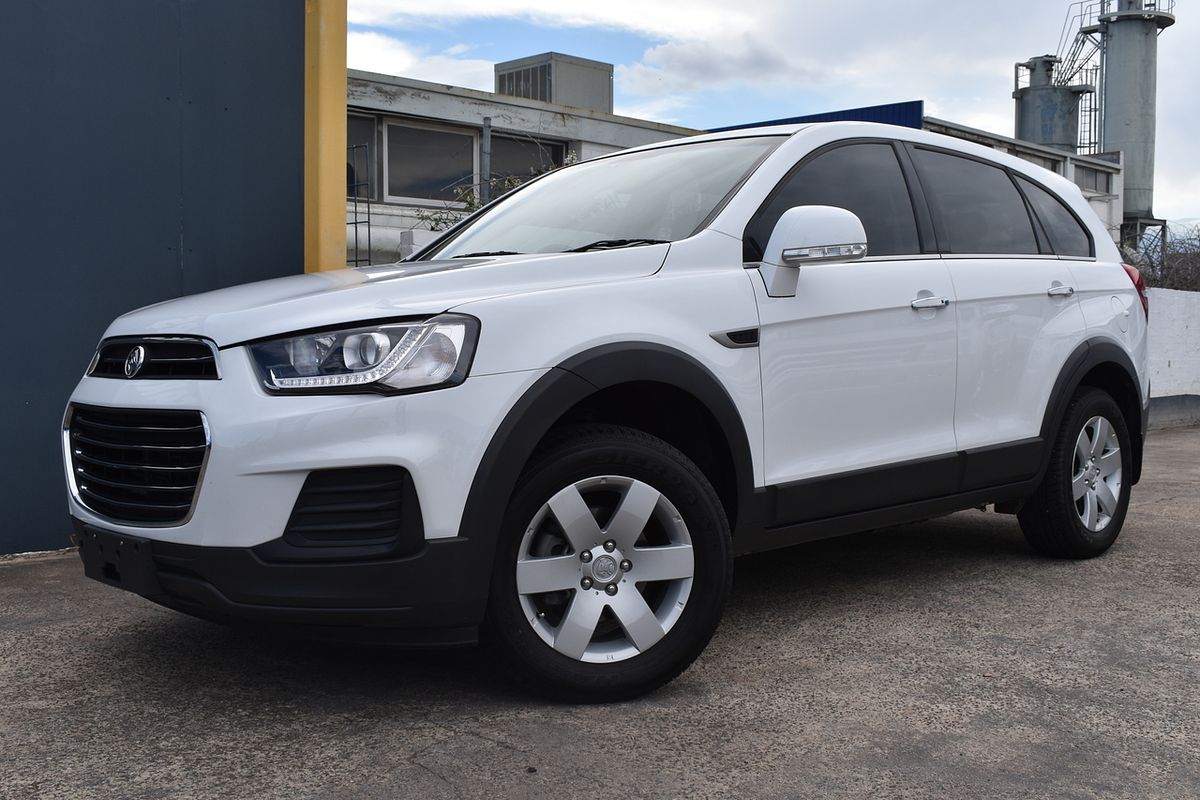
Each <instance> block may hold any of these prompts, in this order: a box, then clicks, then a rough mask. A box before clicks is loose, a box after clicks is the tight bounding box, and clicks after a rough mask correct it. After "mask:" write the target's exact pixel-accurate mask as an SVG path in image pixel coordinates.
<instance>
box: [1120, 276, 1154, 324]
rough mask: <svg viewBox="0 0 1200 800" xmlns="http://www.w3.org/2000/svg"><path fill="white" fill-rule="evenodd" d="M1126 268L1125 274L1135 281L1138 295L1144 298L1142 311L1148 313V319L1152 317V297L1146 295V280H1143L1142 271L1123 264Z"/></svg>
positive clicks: (1134, 284)
mask: <svg viewBox="0 0 1200 800" xmlns="http://www.w3.org/2000/svg"><path fill="white" fill-rule="evenodd" d="M1121 266H1122V267H1124V268H1125V274H1126V275H1128V276H1129V280H1131V281H1133V288H1135V289H1137V293H1138V297H1140V298H1142V311H1144V312H1145V314H1146V319H1150V298H1149V297H1147V296H1146V282H1145V281H1144V280H1142V273H1140V272H1138V271H1137V270H1136V269H1135V268H1133V267H1131V266H1129V265H1128V264H1122V265H1121Z"/></svg>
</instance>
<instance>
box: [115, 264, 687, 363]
mask: <svg viewBox="0 0 1200 800" xmlns="http://www.w3.org/2000/svg"><path fill="white" fill-rule="evenodd" d="M668 248H669V245H665V244H663V245H647V246H643V247H631V248H623V249H620V250H603V251H595V252H590V253H550V254H544V255H529V256H523V257H520V258H517V257H515V256H507V257H503V258H470V259H468V258H460V259H451V260H445V261H415V262H402V263H396V264H388V265H385V266H375V267H361V268H358V269H343V270H334V271H330V272H316V273H309V274H305V275H293V276H290V277H287V278H276V279H274V280H268V281H259V282H257V283H247V284H244V285H241V286H232V287H230V288H228V289H218V290H216V291H213V292H205V293H203V294H196V295H191V296H189V297H181V298H179V299H177V300H168V301H166V302H162V303H157V304H155V305H152V306H146V307H145V308H140V309H138V310H137V311H132V312H130V313H128V314H125V315H124V316H122V317H119V318H118V319H117V320H116V321H115V322H113V324H112V325H111V326H109V329H108V331H107V332H106V333H105V337H106V338H107V337H111V336H142V335H149V334H158V335H162V334H187V335H192V336H204V337H207V338H209V339H212V340H213V341H214V342H216V343H217V344H218V345H219V346H226V345H231V344H237V343H239V342H245V341H248V340H251V339H258V338H262V337H264V336H273V335H276V334H281V333H289V332H291V331H300V330H307V329H310V328H321V327H326V326H332V325H341V324H344V323H355V322H358V321H361V320H378V319H387V318H392V317H406V316H416V315H428V314H439V313H441V312H443V311H448V310H449V309H452V308H454V307H456V306H460V305H463V304H464V303H469V302H472V301H474V300H484V299H487V298H489V297H499V296H503V295H511V294H520V293H525V292H534V291H539V290H542V289H555V288H561V287H564V286H571V285H578V284H585V283H596V282H602V281H611V280H620V279H627V278H636V277H640V276H644V275H652V274H653V273H655V272H656V271H658V269H659V267H661V266H662V263H663V260H664V259H665V258H666V255H667V250H668Z"/></svg>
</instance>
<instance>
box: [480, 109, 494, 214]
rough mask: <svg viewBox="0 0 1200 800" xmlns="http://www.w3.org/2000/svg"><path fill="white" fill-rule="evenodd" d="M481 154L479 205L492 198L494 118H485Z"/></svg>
mask: <svg viewBox="0 0 1200 800" xmlns="http://www.w3.org/2000/svg"><path fill="white" fill-rule="evenodd" d="M480 150H481V152H480V155H479V205H481V206H485V205H487V204H488V203H489V202H491V199H492V118H491V117H484V118H483V136H482V137H481V139H480Z"/></svg>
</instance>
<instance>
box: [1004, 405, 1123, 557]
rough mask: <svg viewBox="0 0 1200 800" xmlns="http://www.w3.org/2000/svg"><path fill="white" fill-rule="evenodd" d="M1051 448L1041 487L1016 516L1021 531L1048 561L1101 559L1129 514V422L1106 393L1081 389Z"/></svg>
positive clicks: (1064, 417)
mask: <svg viewBox="0 0 1200 800" xmlns="http://www.w3.org/2000/svg"><path fill="white" fill-rule="evenodd" d="M1053 446H1054V449H1053V451H1052V452H1051V454H1050V465H1049V466H1048V467H1047V469H1046V475H1045V477H1044V478H1043V479H1042V483H1041V485H1040V486H1039V487H1038V489H1037V491H1036V492H1035V493H1034V495H1033V496H1032V497H1031V498H1030V499H1029V500H1028V501H1027V502H1026V503H1025V505H1024V507H1023V508H1022V509H1021V511H1020V512H1019V513H1018V514H1017V519H1018V520H1019V521H1020V523H1021V531H1022V532H1023V533H1024V534H1025V538H1026V539H1027V540H1028V541H1029V544H1031V545H1032V546H1033V548H1034V549H1035V550H1037V551H1038V552H1039V553H1043V554H1045V555H1048V556H1055V557H1058V558H1093V557H1095V556H1098V555H1101V554H1102V553H1104V552H1105V551H1106V550H1108V548H1110V547H1112V544H1113V542H1115V541H1116V540H1117V535H1118V534H1120V532H1121V525H1122V524H1123V523H1124V522H1125V512H1126V511H1127V510H1128V508H1129V491H1130V488H1131V484H1130V481H1129V477H1130V476H1132V474H1133V448H1132V445H1131V442H1130V436H1129V427H1128V426H1127V425H1126V424H1125V417H1124V415H1123V414H1122V413H1121V409H1120V407H1118V406H1117V404H1116V401H1114V400H1113V399H1112V397H1111V396H1109V395H1108V394H1107V393H1106V392H1104V391H1103V390H1101V389H1096V388H1093V387H1090V386H1083V387H1080V388H1079V389H1078V390H1077V391H1076V393H1075V395H1074V396H1073V397H1072V398H1071V402H1070V404H1069V405H1068V406H1067V411H1066V414H1064V416H1063V421H1062V426H1061V427H1060V428H1059V431H1058V436H1057V437H1056V438H1055V440H1054V445H1053Z"/></svg>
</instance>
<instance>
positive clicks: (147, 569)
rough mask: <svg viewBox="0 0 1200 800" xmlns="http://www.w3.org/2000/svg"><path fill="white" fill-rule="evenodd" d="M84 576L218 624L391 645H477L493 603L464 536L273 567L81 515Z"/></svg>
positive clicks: (475, 550)
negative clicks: (412, 549) (378, 553)
mask: <svg viewBox="0 0 1200 800" xmlns="http://www.w3.org/2000/svg"><path fill="white" fill-rule="evenodd" d="M73 522H74V533H73V534H72V540H73V541H74V542H75V543H76V544H77V545H78V547H79V557H80V559H81V560H82V561H83V567H84V573H85V574H86V575H87V576H88V577H89V578H93V579H95V580H98V581H100V582H101V583H106V584H108V585H110V586H115V587H116V588H119V589H124V590H126V591H130V592H133V593H135V594H139V595H141V596H143V597H145V598H147V599H149V600H152V601H154V602H156V603H158V604H160V605H163V606H167V607H168V608H172V609H175V610H177V611H182V612H184V613H187V614H191V615H193V616H197V617H201V618H204V619H210V620H214V621H218V622H229V623H238V624H251V625H270V626H271V627H273V628H276V629H285V630H290V631H291V632H293V633H297V634H300V635H307V636H314V637H318V638H335V639H363V640H370V641H375V642H385V643H390V644H410V645H461V644H471V643H473V642H474V641H475V637H476V633H477V630H478V625H479V620H480V616H481V614H482V609H483V607H484V604H485V603H486V587H487V580H486V578H487V574H488V572H489V565H488V564H487V563H485V562H484V559H482V558H481V556H480V554H481V553H482V552H483V548H481V547H479V545H478V543H475V545H474V546H472V543H471V542H470V541H469V540H468V539H466V538H461V537H454V538H450V539H439V540H437V541H431V542H426V544H425V546H424V547H423V548H422V549H421V550H420V551H419V552H417V553H415V554H413V555H411V556H407V557H405V558H398V559H388V560H379V561H358V562H344V563H316V564H314V563H309V562H296V563H271V562H267V561H264V560H262V559H261V558H259V557H258V555H257V554H256V553H255V552H254V551H253V550H252V549H250V548H238V547H202V546H198V545H184V544H176V543H173V542H164V541H155V540H152V539H146V538H142V537H136V536H130V535H128V534H121V533H115V532H113V531H107V530H104V529H102V528H96V527H94V526H91V525H87V524H85V523H84V522H82V521H80V520H77V519H76V520H73Z"/></svg>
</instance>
